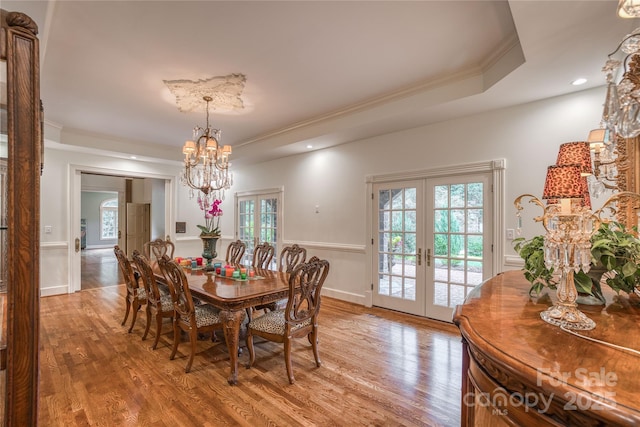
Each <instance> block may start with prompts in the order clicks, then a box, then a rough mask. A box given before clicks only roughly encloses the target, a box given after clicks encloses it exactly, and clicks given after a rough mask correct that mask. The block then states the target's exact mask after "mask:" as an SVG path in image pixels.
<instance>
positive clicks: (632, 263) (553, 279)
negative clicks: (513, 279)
mask: <svg viewBox="0 0 640 427" xmlns="http://www.w3.org/2000/svg"><path fill="white" fill-rule="evenodd" d="M635 232H636V230H635V229H634V232H630V231H627V230H625V227H624V225H622V224H620V223H618V222H615V221H609V222H603V223H602V224H601V225H600V227H599V228H598V230H597V231H596V232H595V233H594V235H593V236H592V238H591V270H590V271H589V272H588V273H585V272H584V271H582V270H580V271H579V272H577V273H576V274H575V275H574V281H575V285H576V290H577V291H578V293H579V294H582V295H589V296H592V297H595V298H597V299H598V300H600V301H601V302H602V303H604V296H603V295H602V289H601V287H600V281H601V279H602V277H604V278H605V282H606V284H607V285H608V286H609V287H610V288H611V289H613V290H614V291H615V292H617V293H620V292H625V293H634V292H636V293H637V292H638V291H639V290H640V239H639V238H638V237H637V236H636V234H635ZM513 247H514V249H515V251H516V252H517V253H518V254H519V255H520V257H521V258H522V259H523V260H524V268H523V270H524V276H525V278H526V279H527V280H528V281H529V282H530V283H531V288H530V289H529V294H536V295H537V294H539V293H540V292H541V291H542V289H543V288H545V287H549V288H551V289H555V288H556V285H557V284H558V280H557V276H556V275H555V274H554V271H553V269H552V268H551V269H549V268H547V267H546V265H545V263H544V236H535V237H533V238H532V239H529V240H526V239H525V238H522V237H521V238H518V239H515V240H514V241H513ZM603 275H604V276H603Z"/></svg>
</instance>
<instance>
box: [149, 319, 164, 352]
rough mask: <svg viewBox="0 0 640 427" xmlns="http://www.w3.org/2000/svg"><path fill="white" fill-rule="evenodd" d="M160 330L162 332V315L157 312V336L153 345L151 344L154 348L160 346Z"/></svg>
mask: <svg viewBox="0 0 640 427" xmlns="http://www.w3.org/2000/svg"><path fill="white" fill-rule="evenodd" d="M160 332H162V316H160V315H159V313H156V338H155V339H154V340H153V346H151V348H152V349H153V350H155V349H156V348H157V347H158V342H159V341H160Z"/></svg>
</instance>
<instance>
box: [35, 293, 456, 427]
mask: <svg viewBox="0 0 640 427" xmlns="http://www.w3.org/2000/svg"><path fill="white" fill-rule="evenodd" d="M125 292H126V291H125V288H124V286H123V285H119V286H110V287H102V288H94V289H91V290H84V291H81V292H77V293H75V294H71V295H59V296H53V297H46V298H43V299H42V302H41V307H42V310H41V319H42V320H41V343H42V347H41V348H42V350H41V355H40V357H41V359H40V360H41V367H40V372H41V373H40V401H39V404H40V410H39V425H43V426H45V425H46V426H87V425H90V426H114V425H123V426H124V425H127V426H134V425H135V426H221V425H247V426H262V425H278V426H312V425H322V426H332V425H333V426H345V425H349V426H355V425H373V426H383V425H384V426H396V425H403V426H424V425H441V426H452V425H459V423H460V402H459V400H460V398H459V393H460V387H461V348H462V346H461V343H460V336H459V333H458V331H457V328H455V327H454V326H453V325H450V324H445V323H441V322H436V321H431V320H428V319H424V318H420V317H416V316H410V315H405V314H401V313H396V312H392V311H389V310H383V309H378V308H372V309H368V308H365V307H361V306H357V305H354V304H349V303H346V302H343V301H339V300H335V299H331V298H324V299H323V306H322V309H321V318H320V357H321V360H322V362H323V365H322V367H320V368H316V367H315V363H314V360H313V354H312V352H311V346H310V345H309V343H308V342H307V341H306V340H299V341H297V342H296V343H295V344H294V345H293V348H292V359H293V370H294V375H295V377H296V382H295V384H293V385H290V384H289V383H288V379H287V376H286V369H285V366H284V356H283V349H282V345H281V344H275V343H270V342H266V341H258V340H256V362H255V364H254V366H253V367H252V368H251V369H246V368H245V365H246V363H247V361H248V352H247V351H246V349H245V351H244V352H243V354H242V355H241V356H240V364H241V368H240V371H239V384H238V385H237V386H233V387H232V386H229V385H228V384H227V381H226V377H227V375H228V370H229V368H228V364H229V360H228V353H227V351H226V346H225V345H224V344H223V343H212V342H211V341H210V340H204V341H199V342H198V354H197V355H196V357H195V360H194V363H193V367H192V371H191V372H190V373H188V374H185V373H184V365H185V363H186V357H187V354H188V344H187V343H186V342H184V343H182V344H181V346H180V348H179V349H178V354H177V355H176V359H175V360H169V354H170V352H171V343H172V331H171V327H170V324H169V323H168V322H165V324H164V326H163V332H162V336H161V338H160V343H159V345H158V349H157V350H155V351H154V350H151V348H150V346H151V344H152V343H153V331H154V330H155V328H153V327H152V329H151V332H150V333H149V337H148V338H147V340H146V341H142V340H141V339H140V337H141V335H142V332H143V329H144V320H145V315H144V313H140V314H139V317H142V320H139V321H138V322H137V324H136V326H135V327H134V329H133V332H132V333H131V334H128V333H127V329H128V325H127V326H121V325H120V322H121V321H122V316H123V313H124V296H125ZM218 336H219V337H220V339H222V334H221V333H219V334H218ZM243 344H244V343H243Z"/></svg>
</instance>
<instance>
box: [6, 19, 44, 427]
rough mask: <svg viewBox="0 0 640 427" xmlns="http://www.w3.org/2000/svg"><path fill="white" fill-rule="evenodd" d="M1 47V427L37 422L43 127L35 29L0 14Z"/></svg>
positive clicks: (33, 24) (27, 21) (24, 21)
mask: <svg viewBox="0 0 640 427" xmlns="http://www.w3.org/2000/svg"><path fill="white" fill-rule="evenodd" d="M0 21H1V22H0V23H1V31H0V39H1V40H0V46H1V49H2V59H4V60H6V61H7V116H8V141H9V142H8V170H7V173H8V177H7V185H8V188H7V194H8V201H7V225H8V235H7V236H8V256H7V263H8V264H7V268H8V280H7V281H8V283H7V302H8V306H7V311H8V316H7V396H6V400H5V402H6V406H5V425H7V426H35V425H36V424H37V421H38V350H39V349H38V343H39V336H38V334H39V322H40V304H39V303H40V275H39V265H40V254H39V244H40V243H39V242H40V233H39V228H40V214H39V212H40V168H41V160H42V151H41V150H42V145H41V144H42V127H41V126H42V124H41V117H42V116H41V112H40V61H39V51H38V49H39V46H38V39H37V37H36V34H37V33H38V27H37V25H36V24H35V23H34V22H33V21H32V20H31V18H29V17H28V16H27V15H24V14H22V13H17V12H5V11H0Z"/></svg>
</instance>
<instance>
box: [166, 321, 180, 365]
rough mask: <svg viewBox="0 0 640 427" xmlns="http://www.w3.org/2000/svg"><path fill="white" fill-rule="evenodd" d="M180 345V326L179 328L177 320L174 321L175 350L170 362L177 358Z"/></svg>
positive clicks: (172, 352) (172, 351)
mask: <svg viewBox="0 0 640 427" xmlns="http://www.w3.org/2000/svg"><path fill="white" fill-rule="evenodd" d="M178 344H180V326H178V322H177V320H176V319H173V349H172V350H171V356H169V359H170V360H173V358H174V357H176V352H177V351H178Z"/></svg>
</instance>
